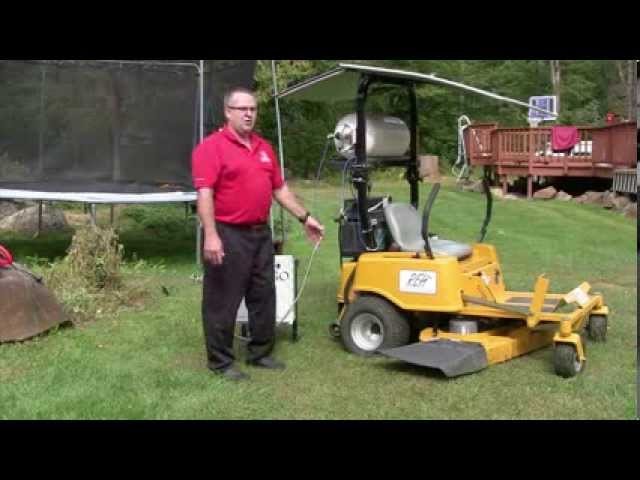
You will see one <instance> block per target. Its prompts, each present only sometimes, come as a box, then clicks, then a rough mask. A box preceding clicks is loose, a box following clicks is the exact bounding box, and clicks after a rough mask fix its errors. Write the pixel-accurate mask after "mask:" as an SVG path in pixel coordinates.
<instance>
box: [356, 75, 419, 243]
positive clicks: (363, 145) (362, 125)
mask: <svg viewBox="0 0 640 480" xmlns="http://www.w3.org/2000/svg"><path fill="white" fill-rule="evenodd" d="M374 83H380V84H391V85H400V86H404V87H406V88H407V94H408V96H409V104H410V122H409V123H410V126H409V131H410V143H409V157H408V159H407V160H406V161H404V162H399V163H397V165H400V166H405V165H406V168H407V172H406V179H407V182H409V188H410V193H411V200H410V201H411V205H413V207H414V208H416V209H417V208H418V180H419V176H418V153H417V151H418V147H417V145H418V102H417V99H416V89H415V83H414V82H413V81H409V80H403V79H397V78H389V77H381V76H377V75H371V74H366V73H363V74H361V75H360V80H359V82H358V95H357V97H356V118H357V125H356V144H355V154H356V161H355V164H354V166H353V170H352V174H351V181H352V183H353V186H354V188H355V190H356V192H357V195H358V199H357V200H358V215H359V216H360V228H361V231H362V237H363V239H364V243H365V245H366V247H367V248H371V249H374V248H375V239H374V237H373V229H372V228H371V223H370V221H369V211H368V202H367V185H368V181H369V166H368V164H367V135H366V131H367V118H366V111H365V106H366V102H367V98H368V94H369V88H370V87H371V86H372V85H373V84H374Z"/></svg>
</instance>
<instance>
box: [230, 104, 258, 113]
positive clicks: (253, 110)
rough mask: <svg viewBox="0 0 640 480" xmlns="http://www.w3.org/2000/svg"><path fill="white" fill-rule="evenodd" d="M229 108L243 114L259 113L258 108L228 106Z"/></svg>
mask: <svg viewBox="0 0 640 480" xmlns="http://www.w3.org/2000/svg"><path fill="white" fill-rule="evenodd" d="M227 108H228V109H230V110H239V111H241V112H242V113H247V112H251V113H256V112H257V111H258V107H231V106H229V105H227Z"/></svg>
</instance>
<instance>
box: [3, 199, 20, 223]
mask: <svg viewBox="0 0 640 480" xmlns="http://www.w3.org/2000/svg"><path fill="white" fill-rule="evenodd" d="M20 208H21V207H20V206H19V205H18V204H17V203H16V202H14V201H12V200H0V220H2V219H3V218H5V217H8V216H10V215H13V214H14V213H16V212H17V211H18V210H20Z"/></svg>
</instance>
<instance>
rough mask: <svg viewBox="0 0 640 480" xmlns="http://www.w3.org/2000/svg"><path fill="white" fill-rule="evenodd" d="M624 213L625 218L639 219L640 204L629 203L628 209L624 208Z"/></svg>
mask: <svg viewBox="0 0 640 480" xmlns="http://www.w3.org/2000/svg"><path fill="white" fill-rule="evenodd" d="M622 213H623V214H624V216H625V217H629V218H635V219H637V218H638V204H637V203H635V202H631V203H629V204H628V205H627V206H626V207H624V209H623V210H622Z"/></svg>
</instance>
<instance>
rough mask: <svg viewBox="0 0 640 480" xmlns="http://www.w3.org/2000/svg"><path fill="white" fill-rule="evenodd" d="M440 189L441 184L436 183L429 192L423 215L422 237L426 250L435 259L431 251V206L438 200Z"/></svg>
mask: <svg viewBox="0 0 640 480" xmlns="http://www.w3.org/2000/svg"><path fill="white" fill-rule="evenodd" d="M439 191H440V184H439V183H436V184H434V185H433V188H432V189H431V192H429V198H427V203H426V205H425V207H424V213H423V215H422V238H423V239H424V251H425V252H426V253H427V256H428V257H429V258H430V259H431V260H433V252H432V251H431V245H429V216H430V215H431V208H432V207H433V203H434V202H435V201H436V196H437V195H438V192H439Z"/></svg>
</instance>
